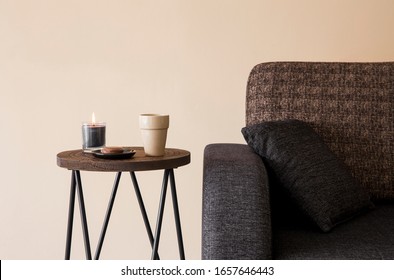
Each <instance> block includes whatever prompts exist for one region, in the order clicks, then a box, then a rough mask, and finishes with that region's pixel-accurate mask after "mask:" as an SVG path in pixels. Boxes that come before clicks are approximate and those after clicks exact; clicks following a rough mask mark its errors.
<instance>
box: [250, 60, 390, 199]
mask: <svg viewBox="0 0 394 280" xmlns="http://www.w3.org/2000/svg"><path fill="white" fill-rule="evenodd" d="M283 119H299V120H303V121H306V122H308V123H309V124H310V125H311V126H312V127H313V128H314V129H315V130H316V131H317V132H318V133H319V135H320V136H321V137H322V138H323V140H324V142H325V143H326V144H327V145H328V146H329V148H330V149H331V150H332V151H333V152H334V153H335V154H336V155H337V156H338V157H339V158H340V159H342V160H343V161H344V162H345V163H346V164H347V165H348V166H349V168H350V170H351V172H352V174H353V175H354V177H355V178H357V179H358V180H359V181H360V183H361V184H362V185H363V186H364V187H365V188H366V189H368V191H369V192H370V195H371V197H372V199H374V200H391V201H392V200H394V172H393V170H394V62H385V63H342V62H330V63H327V62H273V63H262V64H259V65H257V66H255V67H254V68H253V70H252V72H251V74H250V76H249V80H248V86H247V96H246V124H247V125H253V124H257V123H259V122H262V121H271V120H283Z"/></svg>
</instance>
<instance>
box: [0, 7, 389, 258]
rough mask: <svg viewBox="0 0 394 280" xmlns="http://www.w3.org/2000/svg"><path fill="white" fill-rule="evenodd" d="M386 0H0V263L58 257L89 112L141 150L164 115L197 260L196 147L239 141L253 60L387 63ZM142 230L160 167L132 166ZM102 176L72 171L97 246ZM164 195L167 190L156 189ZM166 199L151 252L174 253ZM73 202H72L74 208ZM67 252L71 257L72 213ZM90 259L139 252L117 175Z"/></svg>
mask: <svg viewBox="0 0 394 280" xmlns="http://www.w3.org/2000/svg"><path fill="white" fill-rule="evenodd" d="M393 11H394V1H392V0H376V1H372V0H370V1H367V0H326V1H315V0H300V1H293V0H279V1H278V0H260V1H258V0H233V1H231V0H214V1H212V0H198V1H197V0H193V1H192V0H166V1H164V0H155V1H148V0H112V1H98V0H84V1H80V0H67V1H59V0H58V1H53V0H36V1H29V0H0V128H1V135H0V148H1V154H0V172H1V181H0V207H1V209H0V221H1V227H0V258H1V259H62V258H63V257H64V245H65V232H66V221H67V209H68V199H69V187H70V172H69V171H67V170H65V169H61V168H59V167H57V165H56V154H57V153H58V152H60V151H62V150H68V149H77V148H80V147H81V123H82V121H86V120H89V119H90V115H91V113H92V112H93V111H94V112H95V113H96V116H97V118H98V119H99V120H102V121H105V122H107V143H108V145H134V146H140V145H141V144H142V141H141V139H140V134H139V129H138V115H139V114H140V113H168V114H170V117H171V120H170V122H171V124H170V129H169V134H168V142H167V144H168V145H167V146H168V147H177V148H183V149H187V150H190V151H191V153H192V163H191V164H190V165H188V166H185V167H182V168H179V169H178V170H176V171H175V172H176V173H175V175H176V180H177V187H178V197H179V205H180V210H181V219H182V226H183V234H184V242H185V249H186V257H187V258H189V259H199V258H200V252H201V249H200V246H201V242H200V239H201V187H202V166H203V149H204V147H205V145H206V144H208V143H213V142H236V143H244V140H243V138H242V136H241V133H240V129H241V128H242V127H243V126H244V121H245V119H244V110H245V106H244V103H245V88H246V81H247V77H248V74H249V71H250V70H251V68H252V67H253V66H254V65H255V64H257V63H260V62H268V61H278V60H291V61H300V60H306V61H393V60H394V36H393V27H394V17H393V16H392V15H393ZM137 176H138V179H139V181H140V185H141V189H142V194H143V196H144V199H145V200H146V207H147V211H148V213H149V216H150V218H151V223H152V226H153V227H154V225H155V219H156V213H157V203H158V199H159V195H160V187H161V176H162V173H161V172H145V173H138V174H137ZM113 179H114V174H112V173H105V174H104V173H87V172H83V173H82V180H83V184H84V191H85V193H84V194H85V200H86V208H87V214H88V221H89V230H90V239H91V246H92V248H93V251H94V248H95V247H96V243H97V239H98V235H99V232H100V229H101V223H102V220H103V217H104V213H105V210H106V207H107V201H108V197H109V195H110V192H111V189H112V184H113ZM168 198H170V196H168ZM170 201H171V200H168V201H167V207H166V213H165V217H164V225H163V232H162V233H163V234H162V238H161V245H160V256H161V257H162V258H163V259H174V258H177V257H178V253H177V252H178V251H177V246H176V235H175V228H174V222H173V215H172V208H171V203H169V202H170ZM76 205H77V204H76ZM72 257H73V258H77V259H80V258H84V250H83V242H82V234H81V226H80V218H79V210H78V208H76V212H75V220H74V243H73V249H72ZM101 257H102V258H103V259H148V258H149V257H150V253H149V242H148V238H147V237H146V232H145V228H144V226H143V222H142V218H141V215H140V212H139V208H138V205H137V202H136V199H135V195H134V192H133V189H132V185H131V182H130V178H129V176H128V174H124V175H123V177H122V180H121V185H120V188H119V191H118V197H117V200H116V201H115V206H114V209H113V212H112V218H111V221H110V225H109V229H108V231H107V237H106V240H105V243H104V247H103V250H102V254H101Z"/></svg>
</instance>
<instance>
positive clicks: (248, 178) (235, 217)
mask: <svg viewBox="0 0 394 280" xmlns="http://www.w3.org/2000/svg"><path fill="white" fill-rule="evenodd" d="M203 177H204V184H203V215H202V216H203V217H202V258H203V259H205V260H207V259H210V260H211V259H270V258H272V255H271V254H272V250H271V249H272V248H271V247H272V235H271V231H272V228H271V210H270V209H271V206H270V200H269V197H270V195H269V188H268V178H267V173H266V171H265V168H264V164H263V162H262V160H261V158H260V157H259V156H258V155H257V154H255V153H254V152H253V150H252V149H251V148H250V147H249V146H247V145H241V144H210V145H208V146H207V147H206V148H205V151H204V174H203Z"/></svg>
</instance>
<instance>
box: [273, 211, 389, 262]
mask: <svg viewBox="0 0 394 280" xmlns="http://www.w3.org/2000/svg"><path fill="white" fill-rule="evenodd" d="M393 232H394V205H393V204H383V205H377V206H376V209H375V210H373V211H371V212H368V213H366V214H365V215H362V216H359V217H357V219H353V220H350V221H348V222H346V223H344V224H341V225H339V226H337V227H335V228H334V229H333V230H332V231H331V232H330V233H328V234H327V233H326V234H322V233H321V232H319V231H318V230H316V229H315V228H314V227H312V226H310V225H306V224H305V223H299V222H298V221H297V222H294V223H293V224H292V226H291V227H290V226H289V225H287V228H286V227H284V226H283V225H282V226H276V227H274V233H273V242H274V250H273V252H274V253H273V257H274V258H275V259H292V260H295V259H303V260H307V259H328V260H333V259H339V260H343V259H366V260H372V259H389V260H393V259H394V234H393Z"/></svg>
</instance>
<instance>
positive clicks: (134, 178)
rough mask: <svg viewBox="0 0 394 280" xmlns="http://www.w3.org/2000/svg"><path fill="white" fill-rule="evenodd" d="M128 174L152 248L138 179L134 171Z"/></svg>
mask: <svg viewBox="0 0 394 280" xmlns="http://www.w3.org/2000/svg"><path fill="white" fill-rule="evenodd" d="M130 176H131V180H132V182H133V186H134V190H135V194H136V196H137V200H138V204H139V206H140V210H141V214H142V218H143V220H144V224H145V228H146V232H147V233H148V237H149V242H150V245H151V247H152V249H153V244H154V239H153V234H152V229H151V226H150V223H149V219H148V215H147V213H146V209H145V205H144V201H143V199H142V195H141V191H140V187H139V185H138V181H137V177H136V176H135V172H134V171H131V172H130ZM155 259H156V260H159V259H160V257H159V254H158V252H156V256H155Z"/></svg>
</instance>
